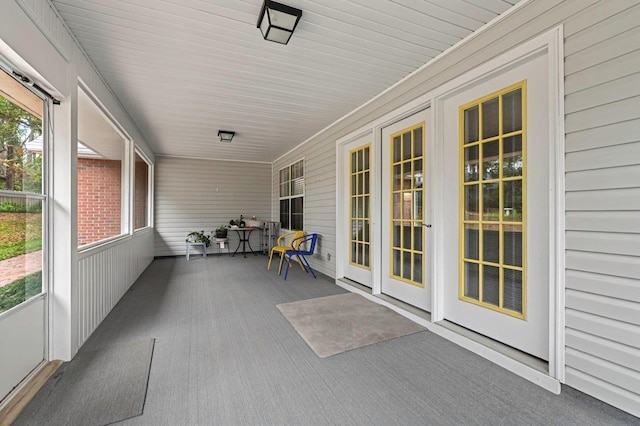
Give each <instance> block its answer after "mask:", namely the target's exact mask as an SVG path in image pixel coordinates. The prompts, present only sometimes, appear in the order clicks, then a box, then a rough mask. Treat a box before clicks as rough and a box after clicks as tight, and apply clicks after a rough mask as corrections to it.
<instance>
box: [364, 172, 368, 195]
mask: <svg viewBox="0 0 640 426" xmlns="http://www.w3.org/2000/svg"><path fill="white" fill-rule="evenodd" d="M364 193H365V194H368V193H369V172H364Z"/></svg>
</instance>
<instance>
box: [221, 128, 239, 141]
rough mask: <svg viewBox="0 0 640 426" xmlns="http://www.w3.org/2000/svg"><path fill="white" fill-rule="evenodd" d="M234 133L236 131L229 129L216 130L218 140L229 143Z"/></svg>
mask: <svg viewBox="0 0 640 426" xmlns="http://www.w3.org/2000/svg"><path fill="white" fill-rule="evenodd" d="M235 134H236V132H231V131H229V130H218V137H219V138H220V142H227V143H231V139H233V136H234V135H235Z"/></svg>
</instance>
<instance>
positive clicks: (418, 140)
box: [413, 127, 422, 157]
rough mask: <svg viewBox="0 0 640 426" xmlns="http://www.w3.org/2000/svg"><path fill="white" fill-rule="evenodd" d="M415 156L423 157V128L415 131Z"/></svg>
mask: <svg viewBox="0 0 640 426" xmlns="http://www.w3.org/2000/svg"><path fill="white" fill-rule="evenodd" d="M413 156H414V157H422V127H418V128H417V129H414V130H413Z"/></svg>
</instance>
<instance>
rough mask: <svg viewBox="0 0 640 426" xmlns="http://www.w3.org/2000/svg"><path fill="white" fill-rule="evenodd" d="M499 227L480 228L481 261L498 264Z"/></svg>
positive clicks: (491, 225)
mask: <svg viewBox="0 0 640 426" xmlns="http://www.w3.org/2000/svg"><path fill="white" fill-rule="evenodd" d="M499 226H500V225H497V224H496V225H494V224H489V225H483V226H482V260H483V261H485V262H491V263H500V230H499Z"/></svg>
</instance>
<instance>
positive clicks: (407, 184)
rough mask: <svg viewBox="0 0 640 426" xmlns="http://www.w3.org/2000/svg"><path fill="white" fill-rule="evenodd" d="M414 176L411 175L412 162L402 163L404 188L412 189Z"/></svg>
mask: <svg viewBox="0 0 640 426" xmlns="http://www.w3.org/2000/svg"><path fill="white" fill-rule="evenodd" d="M412 182H413V176H412V175H411V162H410V161H408V162H406V163H403V164H402V189H411V183H412Z"/></svg>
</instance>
